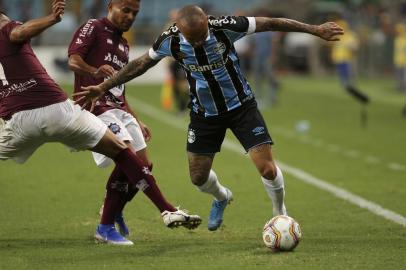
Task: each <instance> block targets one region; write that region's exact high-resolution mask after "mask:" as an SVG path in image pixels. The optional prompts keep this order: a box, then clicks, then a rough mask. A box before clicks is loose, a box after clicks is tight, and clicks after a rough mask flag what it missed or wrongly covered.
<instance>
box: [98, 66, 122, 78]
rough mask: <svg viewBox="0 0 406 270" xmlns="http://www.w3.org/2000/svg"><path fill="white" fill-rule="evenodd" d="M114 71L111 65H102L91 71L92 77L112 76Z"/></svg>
mask: <svg viewBox="0 0 406 270" xmlns="http://www.w3.org/2000/svg"><path fill="white" fill-rule="evenodd" d="M114 73H116V70H115V69H114V68H113V67H112V66H109V65H102V66H100V67H99V68H98V69H97V70H96V71H95V72H94V73H93V77H95V78H107V77H113V75H114Z"/></svg>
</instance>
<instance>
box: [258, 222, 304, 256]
mask: <svg viewBox="0 0 406 270" xmlns="http://www.w3.org/2000/svg"><path fill="white" fill-rule="evenodd" d="M301 237H302V230H301V228H300V225H299V223H297V222H296V221H295V220H294V219H293V218H291V217H288V216H282V215H281V216H276V217H273V218H272V219H271V220H270V221H268V222H267V223H266V224H265V226H264V231H263V232H262V239H263V240H264V243H265V246H267V247H268V248H270V249H272V250H273V251H290V250H293V249H294V248H295V247H296V246H297V245H298V244H299V240H300V238H301Z"/></svg>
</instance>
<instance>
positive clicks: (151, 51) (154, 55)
mask: <svg viewBox="0 0 406 270" xmlns="http://www.w3.org/2000/svg"><path fill="white" fill-rule="evenodd" d="M148 54H149V57H151V59H152V60H161V59H162V58H163V57H161V56H160V55H159V54H158V53H157V52H156V51H154V49H153V48H150V49H149V51H148Z"/></svg>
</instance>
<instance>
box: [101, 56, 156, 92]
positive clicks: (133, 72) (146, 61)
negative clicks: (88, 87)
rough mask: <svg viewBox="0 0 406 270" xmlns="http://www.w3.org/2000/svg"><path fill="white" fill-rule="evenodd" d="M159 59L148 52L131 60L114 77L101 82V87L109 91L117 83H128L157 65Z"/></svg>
mask: <svg viewBox="0 0 406 270" xmlns="http://www.w3.org/2000/svg"><path fill="white" fill-rule="evenodd" d="M158 62H159V60H153V59H152V58H151V57H150V56H149V54H148V53H145V54H144V55H142V56H141V57H139V58H137V59H135V60H132V61H130V62H129V63H128V64H127V65H126V66H125V67H123V68H122V69H120V71H119V72H117V73H116V74H115V75H114V76H113V77H112V78H110V79H109V80H106V81H104V82H103V83H102V84H100V87H101V88H102V89H103V90H104V91H107V90H108V89H111V88H113V87H115V86H117V85H121V84H123V83H126V82H128V81H130V80H132V79H134V78H136V77H138V76H141V75H142V74H144V73H145V72H146V71H147V70H148V69H150V68H152V67H153V66H155V65H156V64H157V63H158Z"/></svg>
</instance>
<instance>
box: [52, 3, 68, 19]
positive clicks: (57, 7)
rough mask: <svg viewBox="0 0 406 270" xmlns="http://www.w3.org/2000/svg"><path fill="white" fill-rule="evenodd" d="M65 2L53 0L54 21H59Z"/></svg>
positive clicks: (63, 11)
mask: <svg viewBox="0 0 406 270" xmlns="http://www.w3.org/2000/svg"><path fill="white" fill-rule="evenodd" d="M65 7H66V2H65V0H54V1H53V2H52V14H51V16H52V18H53V21H54V22H57V23H58V22H60V21H61V20H62V17H63V14H64V13H65Z"/></svg>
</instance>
